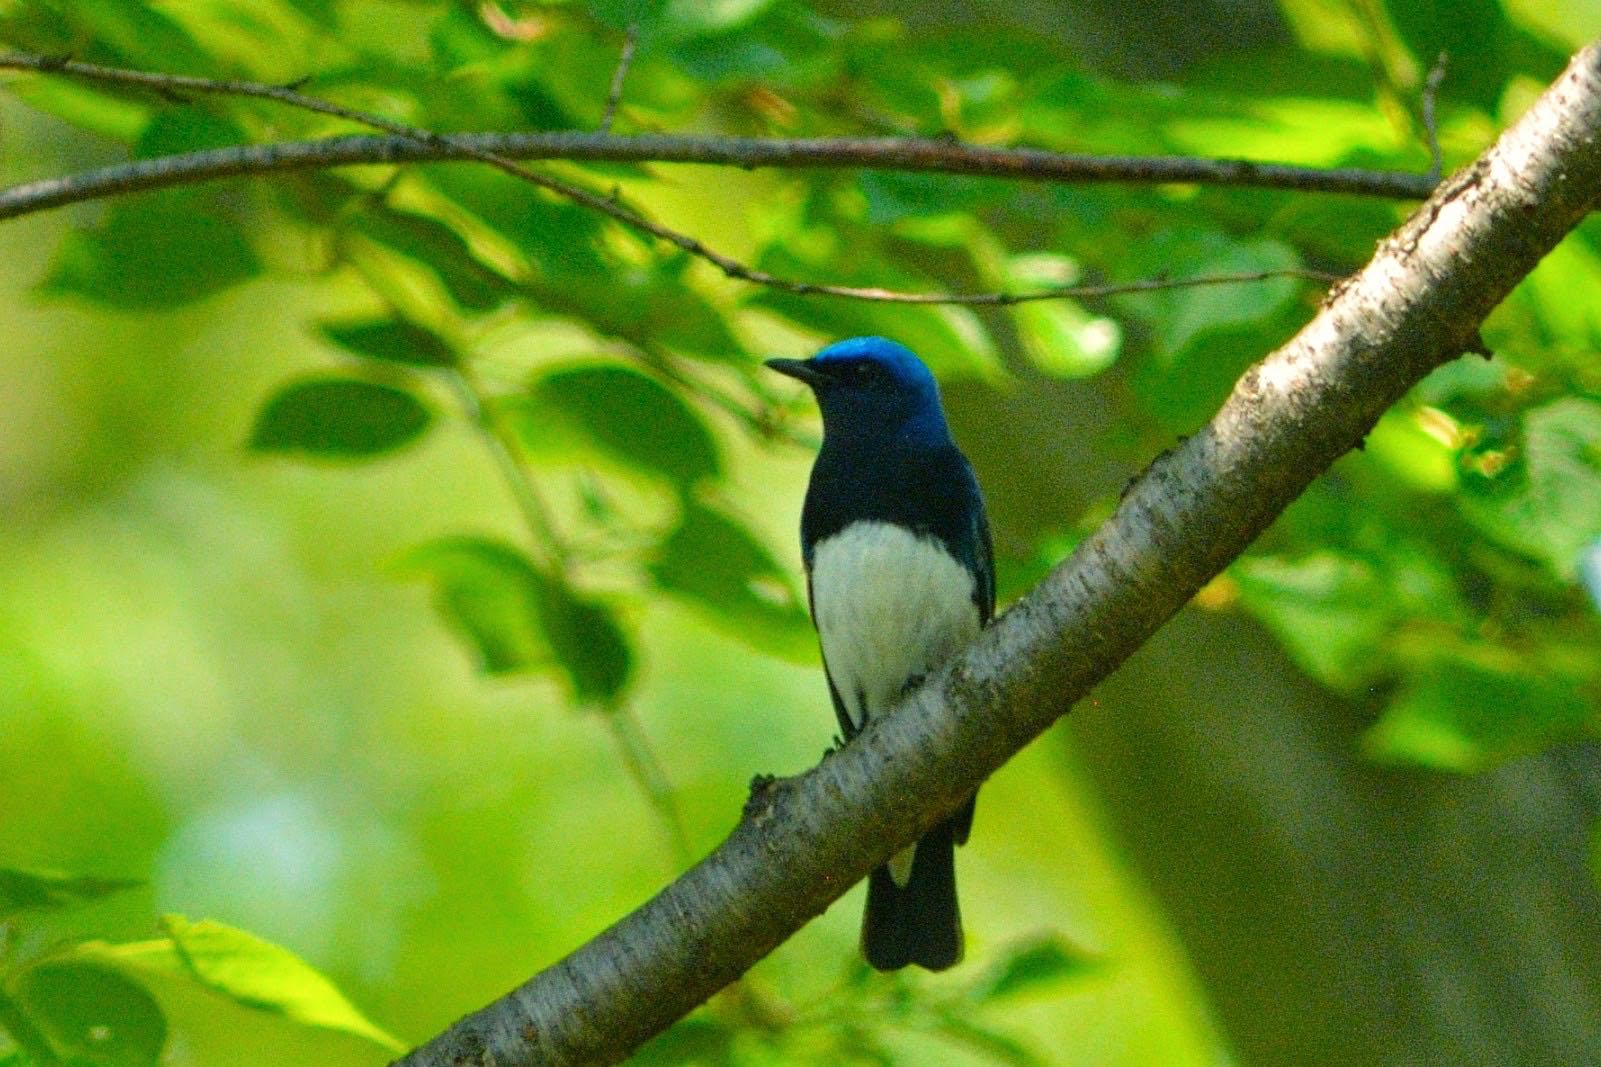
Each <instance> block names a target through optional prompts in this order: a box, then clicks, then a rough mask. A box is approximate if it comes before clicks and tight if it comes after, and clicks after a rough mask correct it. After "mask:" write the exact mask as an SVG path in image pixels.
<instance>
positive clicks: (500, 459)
mask: <svg viewBox="0 0 1601 1067" xmlns="http://www.w3.org/2000/svg"><path fill="white" fill-rule="evenodd" d="M448 379H449V381H450V385H451V388H452V389H453V390H454V391H455V393H456V398H457V400H458V401H459V402H460V404H461V409H462V413H463V414H464V415H466V417H467V421H468V422H469V423H471V424H472V427H473V429H474V430H476V431H477V433H478V437H479V440H481V441H482V442H483V445H484V448H485V450H486V451H488V452H489V454H490V457H491V458H492V459H494V461H495V467H496V469H498V470H499V471H500V475H501V478H502V479H504V480H505V482H506V487H507V489H509V490H510V491H511V495H512V499H513V500H515V501H516V503H517V510H518V511H519V512H520V513H521V514H522V517H523V522H524V523H525V524H526V525H527V526H528V531H529V533H531V534H533V537H534V541H535V543H536V546H537V547H538V548H539V549H540V550H541V551H542V552H543V553H544V554H545V555H546V556H547V557H548V558H547V562H548V563H549V564H551V565H552V566H553V567H554V568H555V569H556V570H557V571H565V570H566V568H567V564H568V559H569V553H568V551H567V542H566V540H565V539H564V538H563V537H562V536H561V533H560V531H558V530H557V529H556V522H555V520H554V519H553V518H551V515H550V509H549V508H548V507H546V506H545V501H544V498H543V496H541V494H540V492H539V486H537V485H536V484H534V479H533V475H532V474H530V473H529V470H528V465H527V464H526V463H525V462H524V461H523V458H522V455H521V452H520V450H519V447H518V445H517V442H516V440H515V439H514V438H513V437H512V434H511V432H510V431H509V430H508V429H507V428H506V425H505V423H504V422H503V421H501V420H500V419H498V418H496V417H495V415H494V413H493V412H492V411H490V410H489V405H488V404H486V403H485V402H484V394H483V391H482V390H481V389H479V387H478V384H477V382H475V381H474V380H473V378H472V376H471V374H470V373H469V372H468V370H467V369H466V368H465V367H461V368H458V369H456V370H454V371H451V372H450V373H449V375H448Z"/></svg>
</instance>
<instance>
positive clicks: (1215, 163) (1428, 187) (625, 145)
mask: <svg viewBox="0 0 1601 1067" xmlns="http://www.w3.org/2000/svg"><path fill="white" fill-rule="evenodd" d="M0 70H19V71H33V72H36V73H42V74H66V75H71V76H73V77H76V78H80V79H87V80H92V81H100V82H106V83H111V84H115V85H121V86H132V87H136V88H139V87H142V88H146V89H149V90H151V91H152V92H156V93H161V94H165V95H166V96H167V97H168V98H171V97H174V96H181V95H182V94H184V93H206V94H224V95H233V96H251V97H257V98H260V99H267V100H277V101H280V102H283V103H288V104H291V105H293V106H296V107H305V106H306V104H307V102H308V101H310V100H312V98H308V97H305V96H304V95H302V94H301V93H300V92H299V91H298V89H299V85H300V84H301V83H297V84H296V86H294V87H289V86H281V85H263V84H259V83H256V82H243V81H219V80H216V79H211V78H194V77H188V76H184V75H177V74H162V73H156V72H150V71H134V70H123V69H119V68H115V67H103V66H99V65H96V64H93V63H81V62H78V61H76V60H71V59H65V58H61V57H51V56H36V55H28V54H25V53H9V54H0ZM318 110H323V111H324V112H325V113H329V114H341V113H345V114H352V113H351V112H349V111H348V109H344V108H341V107H339V106H338V105H332V104H326V103H324V104H323V106H322V107H321V108H319V109H318ZM358 121H362V122H367V123H369V124H370V120H369V119H359V120H358ZM378 125H381V126H382V125H385V124H384V123H382V122H380V123H378ZM396 125H398V124H396ZM490 155H493V156H499V157H502V158H505V159H521V160H551V159H559V160H568V161H572V162H579V163H601V162H606V163H704V164H713V165H720V166H732V167H740V168H743V169H745V170H754V169H756V168H758V167H776V168H787V169H807V168H853V169H867V170H894V171H917V172H924V173H937V174H966V175H982V176H987V177H995V178H1013V179H1021V180H1026V181H1054V182H1080V183H1084V182H1127V183H1133V182H1143V183H1163V182H1194V183H1199V184H1207V185H1236V186H1252V187H1258V188H1273V189H1289V190H1294V191H1298V192H1324V193H1346V194H1350V195H1354V196H1374V197H1388V198H1392V199H1400V200H1415V199H1422V198H1423V197H1426V196H1428V195H1429V193H1430V192H1431V191H1432V190H1433V189H1434V186H1435V184H1436V181H1437V179H1436V178H1435V177H1434V176H1432V175H1427V174H1409V173H1405V172H1400V171H1375V170H1362V169H1360V168H1356V167H1336V168H1317V167H1294V166H1287V165H1284V164H1279V163H1259V162H1254V161H1251V160H1244V159H1203V158H1195V157H1190V156H1158V157H1146V156H1087V155H1077V154H1073V153H1064V152H1047V151H1043V150H1041V149H1035V148H987V147H983V146H980V145H970V144H963V143H961V142H959V141H950V140H943V139H934V138H914V137H877V138H854V137H821V138H802V139H788V140H786V139H770V138H750V137H696V136H682V135H665V134H634V135H628V136H619V135H617V134H613V133H610V132H609V131H606V130H602V131H601V132H598V133H483V134H450V135H448V136H445V135H437V134H432V133H428V134H427V135H425V136H417V135H415V133H407V132H401V131H397V130H394V129H391V130H390V134H389V136H383V137H370V136H366V137H364V136H350V137H332V138H324V139H319V140H313V141H285V142H280V143H277V144H264V145H239V146H237V147H232V148H217V149H210V150H205V151H197V152H187V153H182V154H179V155H172V156H162V157H160V158H157V159H144V160H134V161H132V162H129V163H122V164H117V165H114V166H110V167H103V168H101V169H99V170H93V171H85V172H83V173H81V174H71V175H66V176H63V177H59V178H46V179H43V180H41V181H35V182H28V183H26V184H23V185H16V186H12V187H11V188H9V189H0V220H3V219H9V218H16V217H17V216H20V215H27V214H32V213H34V212H37V211H45V210H48V209H50V208H55V207H62V206H64V205H66V204H73V203H79V202H82V201H86V200H95V199H99V198H101V197H106V196H115V195H119V194H122V193H131V192H138V191H140V190H144V189H161V188H167V187H171V186H175V185H188V184H193V183H196V182H203V181H210V180H213V179H216V178H228V177H239V176H245V175H266V174H274V173H278V172H281V171H292V170H314V169H325V168H328V167H342V166H354V165H358V164H363V163H366V164H372V163H380V164H389V163H425V162H437V161H442V160H468V159H478V160H482V159H483V158H484V157H485V156H490Z"/></svg>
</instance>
